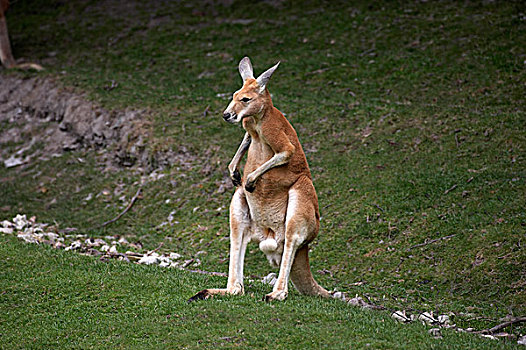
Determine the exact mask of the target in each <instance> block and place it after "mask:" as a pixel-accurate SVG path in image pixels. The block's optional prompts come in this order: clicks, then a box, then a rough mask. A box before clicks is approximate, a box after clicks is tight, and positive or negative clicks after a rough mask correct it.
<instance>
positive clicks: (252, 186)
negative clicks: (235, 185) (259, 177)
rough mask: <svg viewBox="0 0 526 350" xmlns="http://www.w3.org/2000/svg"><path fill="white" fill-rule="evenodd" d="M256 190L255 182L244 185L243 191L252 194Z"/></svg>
mask: <svg viewBox="0 0 526 350" xmlns="http://www.w3.org/2000/svg"><path fill="white" fill-rule="evenodd" d="M255 189H256V183H255V182H247V183H246V184H245V190H247V191H248V192H250V193H252V192H254V190H255Z"/></svg>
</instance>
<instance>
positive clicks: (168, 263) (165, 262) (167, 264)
mask: <svg viewBox="0 0 526 350" xmlns="http://www.w3.org/2000/svg"><path fill="white" fill-rule="evenodd" d="M171 264H172V262H171V261H170V260H168V261H166V260H163V261H161V263H160V264H159V266H160V267H168V266H170V265H171Z"/></svg>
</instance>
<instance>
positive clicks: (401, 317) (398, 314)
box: [391, 310, 411, 323]
mask: <svg viewBox="0 0 526 350" xmlns="http://www.w3.org/2000/svg"><path fill="white" fill-rule="evenodd" d="M391 317H392V318H394V319H395V320H397V321H400V322H404V323H407V322H411V318H410V317H407V315H406V314H405V310H402V311H395V312H393V313H392V314H391Z"/></svg>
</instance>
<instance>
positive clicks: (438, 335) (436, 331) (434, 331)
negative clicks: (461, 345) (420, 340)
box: [427, 328, 442, 339]
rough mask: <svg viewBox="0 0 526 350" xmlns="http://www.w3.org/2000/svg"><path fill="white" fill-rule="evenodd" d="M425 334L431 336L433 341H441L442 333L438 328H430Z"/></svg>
mask: <svg viewBox="0 0 526 350" xmlns="http://www.w3.org/2000/svg"><path fill="white" fill-rule="evenodd" d="M427 332H428V333H429V334H431V335H432V336H433V338H435V339H442V333H441V332H440V328H431V329H430V330H428V331H427Z"/></svg>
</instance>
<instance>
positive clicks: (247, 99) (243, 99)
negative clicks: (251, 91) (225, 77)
mask: <svg viewBox="0 0 526 350" xmlns="http://www.w3.org/2000/svg"><path fill="white" fill-rule="evenodd" d="M241 101H242V102H249V101H250V98H248V97H243V98H242V99H241Z"/></svg>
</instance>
